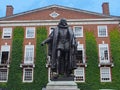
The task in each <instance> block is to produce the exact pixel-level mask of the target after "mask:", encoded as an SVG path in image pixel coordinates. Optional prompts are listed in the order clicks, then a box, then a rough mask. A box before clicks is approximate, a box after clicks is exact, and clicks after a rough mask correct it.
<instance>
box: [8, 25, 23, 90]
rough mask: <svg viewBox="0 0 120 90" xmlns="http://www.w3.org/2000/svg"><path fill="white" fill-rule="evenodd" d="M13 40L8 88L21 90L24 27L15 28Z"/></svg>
mask: <svg viewBox="0 0 120 90" xmlns="http://www.w3.org/2000/svg"><path fill="white" fill-rule="evenodd" d="M12 38H13V41H12V49H11V50H12V52H11V62H10V68H9V76H8V83H7V85H8V86H7V88H8V89H9V90H17V89H18V88H19V89H21V85H22V69H21V68H20V64H21V62H22V59H23V58H22V57H23V40H24V29H23V28H22V27H15V28H14V30H13V37H12Z"/></svg>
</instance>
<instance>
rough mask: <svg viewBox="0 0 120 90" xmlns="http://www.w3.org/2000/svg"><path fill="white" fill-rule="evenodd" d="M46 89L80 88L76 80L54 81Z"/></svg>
mask: <svg viewBox="0 0 120 90" xmlns="http://www.w3.org/2000/svg"><path fill="white" fill-rule="evenodd" d="M46 90H80V89H78V87H77V84H76V83H75V82H74V81H52V82H49V83H48V84H47V86H46Z"/></svg>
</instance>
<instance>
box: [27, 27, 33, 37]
mask: <svg viewBox="0 0 120 90" xmlns="http://www.w3.org/2000/svg"><path fill="white" fill-rule="evenodd" d="M28 30H30V31H32V30H33V31H32V32H33V35H32V37H31V36H29V35H28ZM26 38H35V27H26Z"/></svg>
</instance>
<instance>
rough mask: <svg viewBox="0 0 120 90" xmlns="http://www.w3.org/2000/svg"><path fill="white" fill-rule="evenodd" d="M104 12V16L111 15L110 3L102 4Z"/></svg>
mask: <svg viewBox="0 0 120 90" xmlns="http://www.w3.org/2000/svg"><path fill="white" fill-rule="evenodd" d="M102 10H103V14H105V15H110V12H109V3H108V2H104V3H103V4H102Z"/></svg>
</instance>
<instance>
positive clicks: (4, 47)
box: [0, 45, 10, 64]
mask: <svg viewBox="0 0 120 90" xmlns="http://www.w3.org/2000/svg"><path fill="white" fill-rule="evenodd" d="M4 51H8V52H9V54H8V60H7V62H9V59H10V45H2V46H1V51H0V64H1V61H2V60H1V59H2V52H4Z"/></svg>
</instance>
